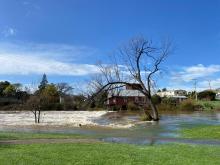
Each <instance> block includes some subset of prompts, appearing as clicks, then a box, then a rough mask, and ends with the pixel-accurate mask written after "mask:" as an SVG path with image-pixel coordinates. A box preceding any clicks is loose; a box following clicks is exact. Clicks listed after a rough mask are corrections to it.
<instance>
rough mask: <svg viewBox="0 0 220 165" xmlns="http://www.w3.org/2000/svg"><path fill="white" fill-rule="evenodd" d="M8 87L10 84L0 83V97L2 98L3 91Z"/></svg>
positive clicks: (6, 82)
mask: <svg viewBox="0 0 220 165" xmlns="http://www.w3.org/2000/svg"><path fill="white" fill-rule="evenodd" d="M9 85H10V83H9V82H8V81H3V82H0V96H3V91H4V90H5V88H6V87H7V86H9Z"/></svg>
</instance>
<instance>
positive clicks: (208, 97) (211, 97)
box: [198, 90, 216, 101]
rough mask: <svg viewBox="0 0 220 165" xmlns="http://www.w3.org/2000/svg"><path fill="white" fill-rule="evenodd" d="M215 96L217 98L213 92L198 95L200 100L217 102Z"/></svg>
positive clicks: (203, 92) (208, 91)
mask: <svg viewBox="0 0 220 165" xmlns="http://www.w3.org/2000/svg"><path fill="white" fill-rule="evenodd" d="M215 96H216V93H215V92H213V91H211V90H207V91H202V92H200V93H198V99H200V100H210V101H213V100H215Z"/></svg>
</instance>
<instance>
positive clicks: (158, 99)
mask: <svg viewBox="0 0 220 165" xmlns="http://www.w3.org/2000/svg"><path fill="white" fill-rule="evenodd" d="M152 101H153V103H154V104H155V105H158V104H160V103H161V101H162V99H161V97H160V96H159V95H156V94H155V95H153V96H152Z"/></svg>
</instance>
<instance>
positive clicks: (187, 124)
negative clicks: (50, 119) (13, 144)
mask: <svg viewBox="0 0 220 165" xmlns="http://www.w3.org/2000/svg"><path fill="white" fill-rule="evenodd" d="M139 120H140V115H139V114H135V113H133V114H126V113H116V112H111V113H109V114H107V115H104V116H102V117H101V118H99V119H96V120H95V122H96V123H100V125H106V126H107V125H109V124H112V123H126V124H127V123H132V122H137V121H139ZM219 124H220V112H193V113H186V112H181V113H180V112H179V113H171V112H166V113H162V114H161V116H160V121H159V122H139V123H138V124H136V125H135V126H134V127H131V128H123V129H117V128H114V129H113V128H105V127H80V128H77V127H64V126H62V127H61V126H60V127H47V126H41V127H37V126H36V127H26V126H24V127H0V131H16V132H18V131H21V132H37V133H73V134H81V135H89V136H92V137H93V138H96V139H99V140H101V141H105V142H115V143H130V144H140V145H142V144H149V145H153V144H161V143H169V142H181V143H192V144H213V145H220V140H201V139H196V140H192V139H183V138H181V137H180V134H179V132H178V131H179V130H180V129H184V128H193V127H196V126H201V125H219Z"/></svg>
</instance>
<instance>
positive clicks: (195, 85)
mask: <svg viewBox="0 0 220 165" xmlns="http://www.w3.org/2000/svg"><path fill="white" fill-rule="evenodd" d="M192 80H194V87H195V96H196V101H197V100H198V97H197V91H196V90H197V79H192Z"/></svg>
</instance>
